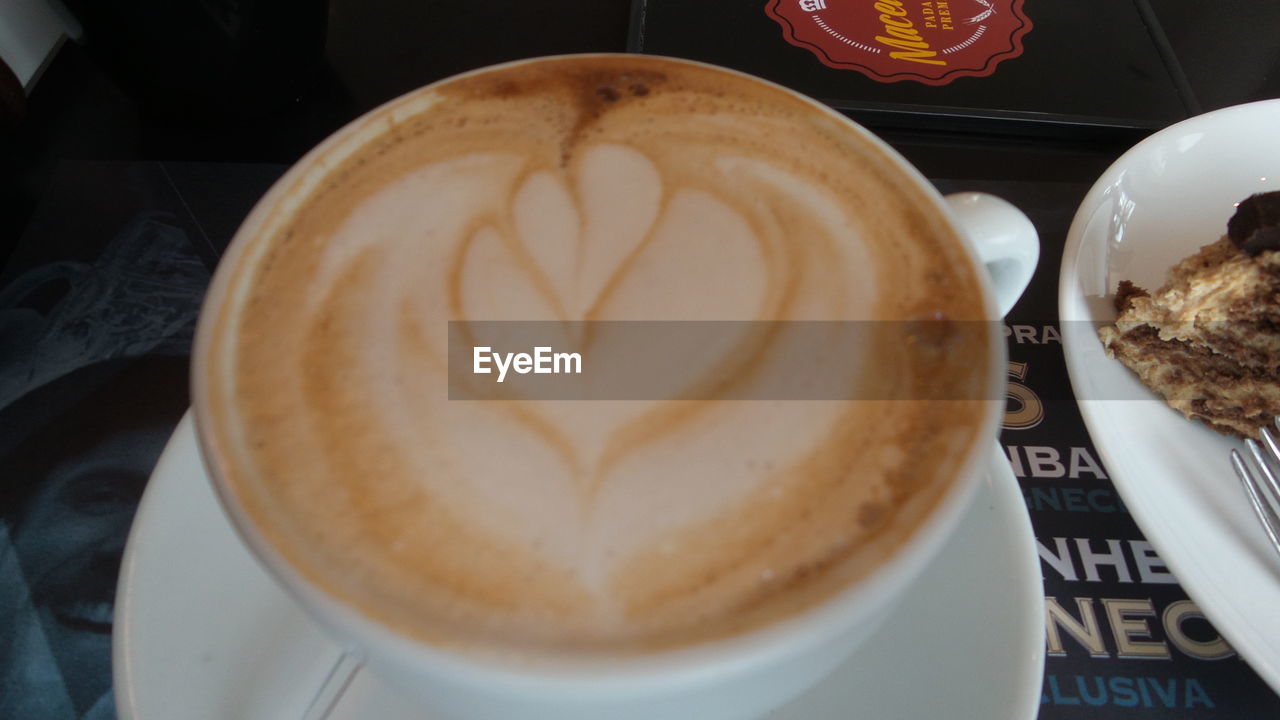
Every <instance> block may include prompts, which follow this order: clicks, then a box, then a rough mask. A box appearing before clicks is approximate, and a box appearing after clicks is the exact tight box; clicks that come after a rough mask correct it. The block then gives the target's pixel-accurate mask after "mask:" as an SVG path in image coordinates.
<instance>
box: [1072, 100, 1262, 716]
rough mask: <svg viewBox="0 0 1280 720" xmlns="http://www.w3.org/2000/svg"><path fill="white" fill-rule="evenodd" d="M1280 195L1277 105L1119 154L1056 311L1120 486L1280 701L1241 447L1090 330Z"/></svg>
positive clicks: (1163, 135) (1182, 578)
mask: <svg viewBox="0 0 1280 720" xmlns="http://www.w3.org/2000/svg"><path fill="white" fill-rule="evenodd" d="M1277 189H1280V101H1265V102H1260V103H1252V104H1248V105H1240V106H1236V107H1232V108H1227V109H1224V110H1219V111H1216V112H1212V113H1208V114H1206V115H1201V116H1198V117H1195V118H1192V119H1190V120H1186V121H1184V122H1181V123H1178V124H1177V125H1174V126H1172V127H1169V128H1167V129H1165V130H1162V131H1160V132H1158V133H1156V134H1155V135H1152V136H1151V137H1149V138H1147V139H1146V140H1144V141H1142V142H1141V143H1139V144H1138V145H1136V146H1135V147H1134V148H1133V149H1131V150H1130V151H1129V152H1127V153H1126V154H1125V155H1123V156H1122V157H1121V158H1120V159H1119V160H1117V161H1116V163H1115V164H1114V165H1112V166H1111V168H1109V169H1108V170H1107V171H1106V173H1104V174H1103V176H1102V177H1101V178H1100V179H1099V180H1098V182H1097V183H1096V184H1095V185H1094V186H1093V189H1092V190H1090V192H1089V194H1088V195H1087V196H1085V199H1084V202H1083V203H1082V204H1081V206H1080V209H1079V210H1078V211H1077V213H1076V216H1075V219H1074V221H1073V222H1072V225H1071V230H1070V232H1069V233H1068V235H1067V244H1066V250H1065V252H1064V254H1063V257H1062V274H1061V277H1060V284H1059V299H1058V301H1059V312H1060V316H1061V319H1062V325H1063V345H1064V350H1065V352H1066V358H1067V369H1068V371H1069V372H1070V375H1071V384H1072V386H1073V389H1074V391H1075V394H1076V399H1077V401H1078V402H1079V405H1080V411H1081V413H1082V415H1083V416H1084V421H1085V424H1086V425H1087V426H1088V428H1089V433H1090V435H1091V436H1092V438H1093V442H1094V445H1095V446H1097V448H1098V451H1099V452H1100V453H1101V454H1102V457H1103V460H1104V462H1105V464H1106V467H1107V469H1108V470H1109V471H1110V473H1111V480H1112V482H1114V483H1115V485H1116V487H1117V489H1119V491H1120V494H1121V495H1122V496H1123V497H1124V500H1125V504H1126V506H1127V507H1128V509H1129V510H1130V512H1131V513H1132V515H1133V517H1134V519H1135V520H1136V521H1137V523H1138V525H1139V527H1141V528H1142V531H1143V533H1144V534H1145V535H1146V536H1147V539H1148V540H1150V541H1151V543H1152V544H1153V545H1154V546H1155V548H1156V550H1157V551H1158V552H1159V553H1160V556H1161V558H1162V559H1163V560H1164V561H1165V562H1166V563H1167V564H1168V565H1169V567H1170V569H1171V570H1172V571H1173V572H1174V574H1175V575H1176V576H1177V578H1178V580H1179V582H1180V583H1181V584H1182V586H1183V588H1184V589H1185V590H1186V591H1187V594H1188V595H1190V596H1191V598H1192V599H1193V600H1195V601H1196V603H1197V604H1198V605H1200V607H1201V609H1202V610H1204V612H1205V614H1206V616H1208V618H1209V620H1210V621H1211V622H1212V623H1213V624H1214V626H1215V627H1216V628H1217V629H1218V631H1219V632H1221V633H1222V635H1223V636H1224V637H1225V638H1226V639H1227V641H1228V642H1230V643H1231V644H1232V645H1233V646H1234V647H1235V649H1236V650H1237V651H1238V652H1239V653H1240V655H1241V656H1242V657H1243V658H1244V659H1245V660H1246V661H1248V662H1249V664H1250V665H1252V666H1253V668H1254V669H1255V670H1256V671H1257V672H1258V674H1259V675H1261V676H1262V677H1263V679H1265V680H1266V681H1267V683H1268V684H1270V685H1271V687H1272V688H1273V689H1275V690H1277V691H1280V610H1278V609H1280V557H1277V555H1276V553H1275V551H1274V550H1272V549H1271V548H1270V547H1269V546H1268V544H1267V540H1266V537H1265V535H1264V534H1263V531H1262V529H1261V527H1260V526H1259V525H1258V521H1257V520H1256V519H1255V518H1254V516H1253V513H1252V511H1251V510H1250V508H1249V505H1248V500H1247V499H1246V497H1245V495H1244V492H1243V490H1242V489H1241V487H1240V484H1239V482H1238V481H1237V480H1236V478H1235V475H1234V474H1233V473H1232V470H1231V465H1230V462H1229V460H1228V453H1229V452H1230V450H1231V448H1233V447H1239V446H1240V445H1241V443H1240V442H1239V441H1236V440H1232V439H1230V438H1226V437H1223V436H1221V435H1218V434H1217V433H1215V432H1213V431H1212V430H1209V429H1207V428H1206V427H1204V426H1202V425H1200V424H1198V423H1193V422H1190V421H1188V420H1185V419H1184V418H1183V417H1182V415H1181V414H1179V413H1177V412H1175V411H1173V410H1171V409H1169V408H1168V407H1167V406H1165V404H1164V403H1163V402H1162V401H1161V400H1159V399H1158V398H1157V397H1156V396H1155V395H1153V394H1152V393H1151V392H1149V391H1147V390H1146V389H1145V388H1144V387H1143V386H1142V385H1141V383H1139V382H1138V380H1137V377H1136V376H1135V375H1133V374H1132V373H1130V372H1129V371H1128V370H1126V369H1125V368H1124V367H1123V366H1121V365H1120V363H1119V362H1117V361H1115V360H1111V359H1109V358H1107V357H1106V356H1105V355H1104V354H1103V350H1102V345H1101V343H1100V342H1099V341H1098V338H1097V335H1096V333H1095V328H1096V327H1098V326H1099V325H1100V324H1103V323H1109V322H1111V321H1113V320H1114V319H1115V310H1114V308H1113V307H1112V305H1111V299H1110V296H1111V295H1113V294H1114V293H1115V289H1116V285H1117V283H1118V282H1119V281H1120V280H1123V279H1127V280H1132V281H1133V282H1135V283H1136V284H1137V285H1139V286H1141V287H1145V288H1147V289H1149V290H1154V289H1156V288H1158V287H1159V286H1160V285H1162V284H1163V283H1164V277H1165V272H1166V271H1167V269H1168V268H1169V267H1170V266H1171V265H1173V264H1174V263H1175V262H1176V261H1178V260H1179V259H1181V258H1183V257H1185V256H1187V255H1190V254H1191V253H1192V252H1194V251H1195V250H1196V249H1197V248H1199V247H1200V246H1202V245H1207V244H1209V243H1210V242H1213V241H1215V240H1217V239H1218V238H1219V237H1221V236H1222V235H1223V233H1225V232H1226V228H1227V219H1228V218H1230V217H1231V214H1232V213H1233V212H1234V210H1235V208H1234V204H1235V203H1237V202H1239V201H1240V200H1243V199H1244V198H1245V197H1248V196H1249V195H1250V194H1252V193H1256V192H1262V191H1264V190H1277Z"/></svg>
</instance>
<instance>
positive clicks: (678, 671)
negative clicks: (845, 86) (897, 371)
mask: <svg viewBox="0 0 1280 720" xmlns="http://www.w3.org/2000/svg"><path fill="white" fill-rule="evenodd" d="M582 58H629V59H638V60H640V61H644V62H649V61H652V62H655V63H674V64H678V65H686V66H694V67H700V68H704V69H708V70H712V71H716V72H722V73H729V74H732V75H735V76H737V77H739V78H742V79H744V80H747V81H750V82H752V83H756V84H763V85H766V86H769V87H771V88H774V89H776V90H779V91H782V92H783V93H785V94H787V95H788V96H790V97H792V98H795V99H798V100H800V101H802V102H804V103H806V104H807V105H808V106H810V107H812V108H814V109H816V110H819V111H820V112H821V113H822V114H824V115H826V116H827V117H830V118H832V119H834V120H836V121H837V122H838V123H839V124H840V126H841V127H842V128H843V129H844V131H846V132H850V133H853V134H854V135H856V136H857V137H858V138H859V139H860V140H861V141H862V142H864V143H865V144H867V145H868V146H870V147H872V148H874V149H875V150H876V151H877V152H878V153H879V154H880V155H881V157H882V158H883V159H884V160H886V161H887V162H888V163H889V164H890V165H891V166H892V167H893V169H894V171H895V172H896V173H897V174H898V175H899V176H901V177H902V178H904V179H906V180H907V181H908V182H909V183H910V184H911V186H912V187H913V189H914V190H916V191H917V192H919V193H920V194H921V195H923V196H924V197H926V198H927V199H928V203H927V205H928V206H929V207H930V211H929V212H931V213H932V214H934V215H936V216H938V217H939V218H941V219H942V220H943V221H944V222H945V224H946V225H947V226H948V227H949V228H950V229H951V230H952V232H953V235H954V237H955V239H956V240H958V241H959V243H960V247H962V248H963V250H964V252H965V253H966V254H967V257H968V260H969V262H970V265H971V267H972V268H973V269H974V272H975V276H976V279H977V281H978V284H979V286H980V289H981V294H982V302H983V309H984V316H985V317H986V318H988V321H990V322H995V321H996V320H998V319H999V313H998V311H997V310H996V306H995V294H994V291H993V289H992V285H991V282H990V279H989V277H988V276H987V274H986V273H985V272H983V271H982V267H983V266H982V262H981V260H980V259H979V257H978V253H977V250H976V248H975V247H974V246H973V244H972V242H971V241H970V239H969V238H968V237H967V236H966V235H965V233H964V232H962V231H961V227H960V225H959V223H958V221H957V220H956V218H955V216H954V214H953V212H952V211H951V210H950V209H949V207H948V206H947V204H946V202H945V201H944V199H943V197H942V195H941V193H940V192H939V191H938V190H937V189H936V188H935V187H934V186H933V185H932V184H931V183H930V182H929V181H928V180H927V179H926V178H925V177H924V176H923V175H922V174H921V173H920V171H919V170H918V169H917V168H915V167H914V166H913V165H911V164H910V163H909V162H908V161H907V160H906V159H905V158H904V157H902V155H901V154H900V153H898V152H897V151H896V150H894V149H893V148H892V147H891V146H889V144H888V143H886V142H885V141H884V140H882V139H880V138H879V137H877V136H876V135H875V134H874V133H872V132H871V131H870V130H868V129H867V128H865V127H864V126H862V125H861V124H859V123H857V122H856V121H854V120H852V119H851V118H849V117H847V116H845V115H843V114H841V113H840V112H838V111H836V110H835V109H833V108H831V107H829V106H827V105H824V104H822V103H821V102H819V101H817V100H816V99H814V98H811V97H809V96H807V95H805V94H803V93H801V92H798V91H796V90H793V89H791V88H788V87H786V86H783V85H780V84H778V83H775V82H773V81H771V80H767V79H764V78H760V77H758V76H755V75H751V74H749V73H745V72H742V71H740V70H735V69H732V68H726V67H722V66H719V65H715V64H711V63H706V62H702V61H697V60H689V59H685V58H677V57H670V56H662V55H649V54H643V55H639V54H634V53H610V52H600V53H571V54H557V55H548V56H538V57H530V58H521V59H517V60H511V61H506V62H502V63H497V64H493V65H488V66H485V67H480V68H475V69H472V70H468V71H465V72H461V73H457V74H454V75H450V76H448V77H445V78H441V79H439V80H436V81H434V82H431V83H429V84H427V85H424V86H421V87H419V88H416V89H413V90H410V91H408V92H406V93H404V94H402V95H400V96H397V97H395V98H393V99H391V100H388V101H386V102H384V103H381V104H379V105H378V106H376V107H374V108H372V109H370V110H368V111H367V112H365V113H363V114H361V115H360V116H359V117H357V118H355V119H354V120H351V121H349V122H348V123H346V124H345V125H343V126H342V127H341V128H339V129H338V130H335V131H334V132H333V133H332V134H330V135H329V136H328V137H326V138H325V139H324V140H323V141H321V142H320V143H319V144H317V145H316V146H315V147H313V148H312V149H311V150H309V151H308V152H307V153H305V154H304V155H303V156H302V157H301V158H300V159H298V160H297V161H295V162H294V164H293V165H291V166H290V168H289V169H288V170H287V171H286V172H285V173H284V174H283V175H282V176H281V177H280V178H279V179H278V180H276V182H275V183H273V184H272V186H271V187H270V188H269V189H268V191H267V192H266V193H265V194H264V195H263V196H262V197H261V198H260V199H259V200H258V202H257V203H255V205H254V207H253V209H252V210H251V211H250V213H249V214H248V215H247V216H246V217H245V219H244V220H243V221H242V222H241V224H240V226H239V228H238V229H237V231H236V232H235V234H234V236H233V238H232V240H231V241H230V243H229V244H228V247H227V249H226V251H225V253H224V254H223V257H222V258H221V259H220V261H219V264H218V268H217V269H216V270H215V272H214V275H213V278H212V281H211V283H210V286H209V289H208V291H207V293H206V295H205V298H204V301H203V302H202V306H201V310H200V319H199V322H198V324H197V328H196V334H195V340H194V343H193V351H192V373H191V398H192V410H193V413H192V414H193V420H194V425H195V428H196V433H195V435H196V439H197V444H198V447H199V450H200V456H201V459H202V462H203V464H204V466H205V469H206V472H207V474H208V476H209V479H210V483H211V485H212V486H213V489H214V491H215V492H214V495H215V496H216V497H217V498H218V502H219V504H220V505H221V506H222V508H223V511H224V512H225V513H226V514H227V516H228V518H229V519H230V520H231V524H232V526H233V527H235V528H236V531H237V533H238V534H239V535H240V537H241V539H242V540H243V541H244V543H245V545H246V546H247V547H248V548H249V549H250V551H251V553H252V554H253V556H254V557H255V558H257V560H258V562H259V563H260V564H261V565H262V566H263V567H264V568H266V569H267V570H268V572H269V574H270V575H272V576H273V577H275V578H276V580H277V581H278V582H279V583H280V584H281V586H282V587H283V588H284V589H285V590H286V591H287V592H288V594H289V595H290V596H292V597H293V598H294V599H295V600H296V601H298V602H299V604H300V605H302V606H303V607H304V608H305V609H307V610H308V611H309V612H310V614H311V615H312V616H313V617H314V618H315V619H317V620H319V621H320V622H321V623H322V624H323V625H325V626H326V627H328V628H329V630H330V631H331V632H333V633H335V634H336V635H338V636H339V637H341V638H344V639H346V640H348V641H350V639H351V638H358V640H357V641H355V644H356V645H359V646H360V650H359V651H361V652H362V653H364V654H365V655H366V657H368V658H369V659H370V660H371V661H376V660H378V659H379V658H380V657H381V658H390V659H391V660H392V662H395V663H396V664H406V665H414V666H418V667H428V666H429V667H431V668H434V669H435V670H437V671H441V672H444V673H446V674H448V675H451V676H454V677H455V678H462V679H463V680H464V681H466V682H471V681H474V682H475V683H477V684H484V683H488V682H492V681H494V680H495V679H500V680H501V681H502V682H504V683H506V684H507V685H508V686H510V685H513V684H514V685H520V684H528V685H530V686H533V685H543V686H545V685H546V684H547V683H551V684H553V685H554V684H556V683H561V682H562V683H565V684H581V683H582V682H583V681H588V682H590V683H591V684H592V685H593V686H601V685H603V686H630V687H634V686H636V685H637V683H639V684H641V685H643V684H645V683H647V682H662V683H663V684H664V685H666V684H669V683H670V682H671V679H672V677H676V676H678V677H680V678H682V679H684V680H687V681H688V682H689V683H690V684H694V683H695V682H697V680H698V679H699V678H705V677H711V676H716V675H721V674H732V673H734V672H736V671H739V670H747V669H750V668H754V667H758V666H762V665H767V664H769V663H772V662H776V661H778V660H780V659H783V658H785V657H788V656H792V655H795V654H797V653H799V652H802V651H803V650H804V649H806V648H810V647H815V646H820V645H824V644H826V643H829V642H831V641H832V640H833V639H834V638H840V637H844V636H846V635H850V634H852V633H854V632H855V631H856V630H857V628H858V625H859V624H860V623H862V622H865V621H867V619H868V617H869V616H872V615H874V613H872V612H870V611H872V610H875V609H877V605H876V604H874V603H869V602H868V601H867V600H866V598H867V596H868V595H871V594H873V593H886V596H887V597H889V598H892V597H893V596H894V595H897V594H898V593H900V592H902V591H903V590H904V589H905V588H907V587H908V586H909V585H910V584H911V582H913V581H914V579H916V578H917V577H918V576H919V574H920V573H921V572H922V571H923V569H924V567H925V566H926V565H927V563H928V561H929V560H930V559H931V558H932V557H933V555H935V554H936V552H937V551H938V549H939V548H940V547H941V546H942V544H943V543H944V542H945V541H946V538H948V537H950V536H951V535H952V534H953V533H954V531H955V529H956V527H957V526H958V525H959V521H960V519H961V517H962V515H963V511H964V510H965V508H967V506H968V502H969V499H970V498H971V497H972V495H973V494H974V492H975V491H976V488H977V484H978V481H979V478H980V475H981V468H982V467H983V464H984V463H985V461H986V459H987V454H988V452H989V445H990V440H991V439H992V438H993V437H995V436H996V432H997V430H998V428H999V417H1000V412H1001V411H1002V407H1001V403H1000V402H998V401H992V400H987V401H983V403H984V410H983V417H982V418H981V421H980V422H979V423H978V425H977V431H976V433H975V440H974V442H973V443H972V444H971V446H970V447H969V448H968V449H967V451H966V452H965V454H964V456H963V458H962V461H961V462H960V464H959V466H958V467H957V469H956V471H955V472H954V473H953V481H952V482H950V483H949V485H948V486H947V487H946V488H945V489H944V490H943V491H942V493H941V494H940V495H939V496H938V497H937V499H936V500H935V501H934V502H933V503H932V506H931V507H929V508H927V509H926V510H924V512H923V515H922V518H921V520H919V522H918V526H917V528H916V529H914V530H913V531H912V532H911V533H910V534H909V535H908V536H907V538H906V539H905V540H904V541H903V542H901V543H900V544H898V545H897V546H896V547H895V548H894V550H893V552H892V554H891V556H890V557H889V559H886V560H884V561H882V562H879V563H878V564H877V565H876V567H875V568H874V569H872V570H871V571H870V572H869V573H867V574H866V575H865V576H862V577H860V578H859V579H858V580H856V581H855V582H853V583H851V584H850V585H848V586H846V587H843V588H841V589H839V590H836V591H834V592H832V593H831V594H830V595H828V596H826V597H824V598H822V599H820V600H818V601H816V602H814V603H813V604H812V605H810V606H807V607H805V608H803V609H801V610H799V611H797V612H795V613H792V614H790V615H788V616H787V617H784V618H781V619H778V620H775V621H771V622H768V623H765V624H764V625H761V626H758V627H754V628H751V629H749V630H747V631H745V632H743V633H739V634H735V635H732V636H728V637H716V638H709V639H703V640H697V641H694V642H691V643H689V644H687V645H679V646H675V647H671V648H660V649H655V650H642V651H625V652H602V653H592V652H585V653H580V652H576V651H575V652H573V653H571V655H572V657H568V656H566V657H560V656H558V655H556V654H550V655H548V654H542V653H539V652H537V651H534V650H530V651H527V652H526V651H523V650H522V651H520V657H499V656H497V655H493V654H490V653H483V654H473V653H471V652H468V651H463V650H456V649H453V648H450V647H437V646H434V645H431V644H429V643H427V642H426V641H423V640H420V639H418V638H416V637H413V636H411V635H409V634H407V633H399V632H396V631H395V630H394V629H392V628H390V627H389V626H387V625H385V624H384V623H383V622H381V621H379V620H377V619H375V618H372V617H369V616H367V615H365V614H364V613H363V612H362V611H361V610H360V609H359V608H358V607H355V606H353V605H349V604H348V603H346V602H344V601H342V600H341V599H339V598H337V597H334V596H333V595H331V594H330V593H329V591H327V590H326V589H324V588H323V587H322V586H320V585H319V584H317V583H314V582H312V581H311V580H310V579H308V578H307V577H306V576H305V575H304V574H303V573H301V572H300V571H299V570H297V569H296V568H294V567H293V566H292V564H291V563H289V561H288V560H287V559H286V558H285V557H284V556H283V555H282V554H281V553H280V552H279V551H278V550H277V549H276V548H275V547H274V545H273V544H272V543H271V542H270V541H269V540H268V539H267V538H266V537H265V536H264V535H263V534H262V533H261V531H260V530H259V529H258V528H257V527H256V525H255V523H254V521H253V520H252V519H251V518H250V517H249V515H248V513H247V512H246V511H245V510H244V509H243V508H242V507H241V505H240V501H239V500H238V499H237V498H236V493H235V491H234V490H233V489H231V488H230V487H228V485H227V481H226V480H225V477H226V476H225V474H224V473H223V472H222V465H223V463H224V462H226V460H225V459H224V458H222V457H221V456H220V454H219V452H218V450H217V448H216V447H215V442H214V441H213V440H212V438H211V437H210V435H211V434H215V431H214V430H213V428H215V427H216V426H217V425H218V423H217V422H216V421H215V420H214V419H213V417H212V416H211V414H210V409H209V402H210V401H209V400H208V395H209V393H211V392H213V390H212V389H211V388H210V387H209V386H210V384H211V382H212V381H211V380H210V379H209V368H208V364H209V362H210V361H209V355H210V353H211V352H213V350H212V342H213V335H214V333H215V329H214V326H215V324H217V322H218V321H224V320H222V318H221V313H220V312H219V307H220V306H221V305H223V304H225V302H226V298H227V296H228V295H229V294H230V293H232V292H233V291H237V290H238V291H240V292H243V291H244V290H245V288H246V287H247V286H248V285H249V283H243V286H245V287H238V288H237V287H235V286H234V285H233V283H234V279H235V277H236V276H238V275H241V274H242V273H240V272H234V271H233V270H232V268H236V269H239V268H241V267H245V268H248V267H252V265H251V262H252V260H253V257H252V255H251V253H252V251H253V249H254V248H253V245H254V242H253V238H255V237H259V236H262V235H269V234H270V233H264V232H263V230H264V228H266V227H268V224H269V221H270V220H271V216H272V215H273V214H274V213H276V212H278V209H279V208H280V207H281V206H282V200H284V199H285V198H287V197H302V198H305V197H306V196H307V193H308V191H310V190H312V189H313V188H314V186H315V184H316V183H318V182H319V181H321V180H323V178H324V177H325V176H326V175H327V173H328V172H329V171H331V170H332V169H333V167H334V166H336V165H337V164H338V163H340V161H341V160H342V159H344V158H345V157H347V154H339V155H338V156H337V158H336V160H334V159H333V158H331V157H330V154H331V153H335V152H339V153H341V151H343V150H344V149H345V150H347V152H353V151H355V150H357V149H358V148H359V147H360V146H361V142H360V136H361V134H362V133H369V132H372V133H374V135H376V134H377V130H378V128H377V126H378V125H380V124H382V123H383V122H385V121H386V120H387V119H389V118H391V117H393V116H394V114H395V112H396V111H397V110H403V109H405V108H417V105H416V104H417V103H421V102H424V101H429V99H430V97H431V95H432V93H433V92H434V91H435V90H436V88H438V87H440V86H442V85H445V84H448V83H452V82H455V81H458V80H461V79H463V78H467V77H472V76H475V75H481V74H486V73H490V72H496V71H501V70H504V69H507V68H510V67H514V66H519V65H524V64H529V63H545V62H555V61H561V60H573V59H582ZM421 109H424V108H420V109H418V110H416V111H415V112H417V111H421ZM327 160H328V161H330V162H332V163H333V164H332V165H330V166H328V167H327V168H326V167H325V163H326V161H327ZM317 173H318V176H317V177H311V176H316V175H317ZM308 180H310V181H311V184H310V185H307V186H305V187H302V189H299V188H300V186H303V185H304V184H305V183H307V182H308ZM283 214H284V215H285V216H288V215H290V213H289V212H284V213H283ZM988 335H989V338H990V341H989V348H988V358H989V360H990V371H989V373H988V377H987V378H986V382H987V387H988V388H989V395H994V394H995V393H996V392H998V390H999V388H1001V387H1003V386H1004V384H1005V379H1006V378H1005V367H1004V366H1005V364H1006V363H1005V358H1006V357H1007V349H1006V347H1005V345H1004V342H1003V338H1002V337H1001V335H1000V333H996V332H990V333H988ZM886 604H887V603H885V602H881V603H879V604H878V605H879V606H884V605H886ZM880 609H881V610H885V608H883V607H881V608H880ZM868 634H869V633H868ZM369 646H376V647H369ZM366 650H367V651H368V652H364V651H366Z"/></svg>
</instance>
